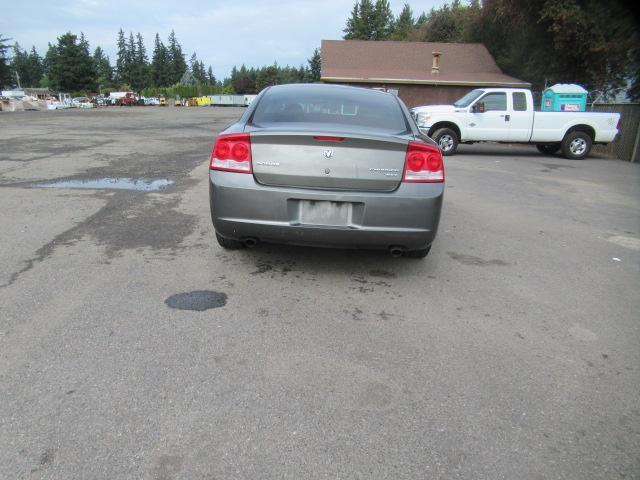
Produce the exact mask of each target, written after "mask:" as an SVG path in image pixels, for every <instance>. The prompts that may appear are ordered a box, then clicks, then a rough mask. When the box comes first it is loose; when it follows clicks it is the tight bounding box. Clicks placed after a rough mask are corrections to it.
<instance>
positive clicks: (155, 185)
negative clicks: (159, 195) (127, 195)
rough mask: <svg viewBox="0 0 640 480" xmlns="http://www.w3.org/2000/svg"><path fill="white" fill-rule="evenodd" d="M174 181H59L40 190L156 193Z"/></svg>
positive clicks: (111, 179) (44, 184) (42, 185)
mask: <svg viewBox="0 0 640 480" xmlns="http://www.w3.org/2000/svg"><path fill="white" fill-rule="evenodd" d="M173 183H174V182H173V180H169V179H166V178H159V179H156V180H149V179H144V178H117V177H113V178H110V177H107V178H96V179H86V180H59V181H57V182H50V183H38V184H36V185H35V186H36V187H39V188H87V189H96V190H103V189H105V190H136V191H139V192H155V191H157V190H162V189H164V188H167V187H168V186H170V185H173Z"/></svg>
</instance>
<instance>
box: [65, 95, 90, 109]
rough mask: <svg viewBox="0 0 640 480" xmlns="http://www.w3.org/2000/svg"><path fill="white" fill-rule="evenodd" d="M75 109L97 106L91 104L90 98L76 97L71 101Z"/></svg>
mask: <svg viewBox="0 0 640 480" xmlns="http://www.w3.org/2000/svg"><path fill="white" fill-rule="evenodd" d="M71 106H72V107H73V108H93V107H94V106H95V105H94V104H93V103H91V100H90V99H89V97H75V98H72V99H71Z"/></svg>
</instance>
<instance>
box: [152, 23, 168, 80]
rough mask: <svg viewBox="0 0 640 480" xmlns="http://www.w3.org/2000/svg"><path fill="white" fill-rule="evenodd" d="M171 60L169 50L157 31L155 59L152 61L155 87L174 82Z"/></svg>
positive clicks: (154, 50)
mask: <svg viewBox="0 0 640 480" xmlns="http://www.w3.org/2000/svg"><path fill="white" fill-rule="evenodd" d="M171 68H172V67H171V61H170V58H169V51H168V50H167V47H165V46H164V44H163V43H162V41H161V40H160V35H158V34H157V33H156V39H155V44H154V47H153V59H152V61H151V81H152V83H153V86H155V87H169V86H171V84H172V83H173V82H172V70H171Z"/></svg>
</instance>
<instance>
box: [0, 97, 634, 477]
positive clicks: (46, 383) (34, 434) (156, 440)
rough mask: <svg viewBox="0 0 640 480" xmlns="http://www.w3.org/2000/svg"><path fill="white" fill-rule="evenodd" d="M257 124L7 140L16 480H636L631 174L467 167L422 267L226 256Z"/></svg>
mask: <svg viewBox="0 0 640 480" xmlns="http://www.w3.org/2000/svg"><path fill="white" fill-rule="evenodd" d="M241 112H242V110H239V109H233V108H229V109H219V108H185V109H178V108H173V107H170V108H164V109H163V108H160V107H155V108H153V107H147V108H131V109H126V108H124V109H118V108H111V109H105V110H97V111H57V112H25V113H13V114H10V113H6V114H0V205H1V208H0V221H1V224H2V228H0V245H1V246H2V248H0V264H1V265H2V268H1V269H0V399H1V401H0V478H6V479H23V478H24V479H39V478H42V479H133V478H141V479H195V478H202V479H234V478H238V479H240V478H243V479H244V478H252V479H255V478H260V479H266V478H274V479H275V478H278V479H283V478H287V479H302V478H333V479H335V478H339V479H352V478H354V479H355V478H361V479H365V478H366V479H368V478H374V479H382V478H385V479H387V478H388V479H417V478H425V479H431V478H438V479H440V478H442V479H450V478H451V479H607V480H609V479H618V478H626V479H629V478H640V455H639V451H640V450H639V449H638V446H639V445H640V404H639V403H638V398H640V348H639V343H640V342H639V341H640V316H639V314H638V312H640V295H639V293H638V292H639V288H638V287H639V286H640V282H639V280H640V209H639V206H640V166H639V165H635V164H630V163H627V162H622V161H615V160H609V159H604V158H591V159H588V160H584V161H579V162H576V161H568V160H565V159H563V158H561V157H544V156H542V155H539V154H538V153H537V151H536V150H535V149H533V148H529V147H509V146H495V145H488V146H463V147H461V154H459V155H457V156H455V157H450V158H447V159H446V168H447V190H446V195H445V205H444V210H443V216H442V221H441V225H440V232H439V236H438V238H437V240H436V242H435V244H434V247H433V249H432V251H431V254H430V255H429V257H427V259H425V260H412V259H393V258H391V257H390V256H389V255H388V254H387V253H386V252H360V251H344V250H325V249H311V248H294V247H281V246H269V245H259V246H257V247H256V248H254V249H251V250H244V251H233V252H227V251H223V250H222V249H221V248H220V247H218V245H217V243H216V242H215V238H214V235H213V229H212V226H211V220H210V217H209V205H208V191H207V172H208V170H207V168H208V155H209V152H210V150H211V145H212V143H213V139H214V136H215V134H216V132H218V131H220V130H221V129H222V128H223V127H224V126H225V125H226V124H228V123H230V122H231V121H233V119H235V118H237V117H238V116H239V115H240V114H241ZM114 178H127V179H131V181H132V183H131V185H133V186H134V187H136V188H142V190H127V189H122V190H115V189H111V188H109V189H105V188H102V187H104V186H105V185H106V186H111V187H113V186H114V184H113V182H114V180H112V179H114ZM105 179H107V180H105ZM59 180H65V181H66V180H69V181H76V184H73V183H72V184H68V185H67V186H84V187H87V186H89V187H92V186H95V187H98V188H42V186H43V185H42V184H50V183H51V182H54V181H59ZM87 180H91V181H94V180H100V181H101V182H102V183H99V184H97V185H92V184H88V185H87V184H86V183H85V184H83V183H82V182H83V181H87ZM141 180H147V181H152V180H158V181H164V180H167V181H168V182H167V183H168V184H169V185H168V187H166V188H164V189H161V190H157V191H147V190H145V189H146V188H150V185H151V184H148V183H143V182H141ZM110 182H111V185H109V183H110ZM171 182H173V183H171ZM49 186H50V185H49ZM125 186H126V185H125ZM198 292H213V293H209V294H208V295H209V296H208V297H207V296H204V297H203V296H202V295H207V294H199V293H198ZM183 294H184V295H183ZM199 295H200V296H199ZM202 300H205V301H210V303H209V304H206V305H205V304H203V302H202ZM205 303H206V302H205ZM205 307H211V308H206V309H204V308H205ZM194 308H195V309H200V311H198V310H194Z"/></svg>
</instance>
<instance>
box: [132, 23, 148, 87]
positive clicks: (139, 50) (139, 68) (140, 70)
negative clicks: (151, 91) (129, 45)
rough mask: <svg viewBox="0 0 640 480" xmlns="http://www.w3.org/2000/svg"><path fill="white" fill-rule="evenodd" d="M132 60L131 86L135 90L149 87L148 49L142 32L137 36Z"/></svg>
mask: <svg viewBox="0 0 640 480" xmlns="http://www.w3.org/2000/svg"><path fill="white" fill-rule="evenodd" d="M132 58H133V65H132V78H131V86H132V87H133V88H134V89H135V90H142V89H143V88H145V87H148V86H149V59H148V58H147V49H146V48H145V46H144V40H143V38H142V35H141V34H140V32H138V34H137V35H136V42H135V49H134V50H133V51H132Z"/></svg>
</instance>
